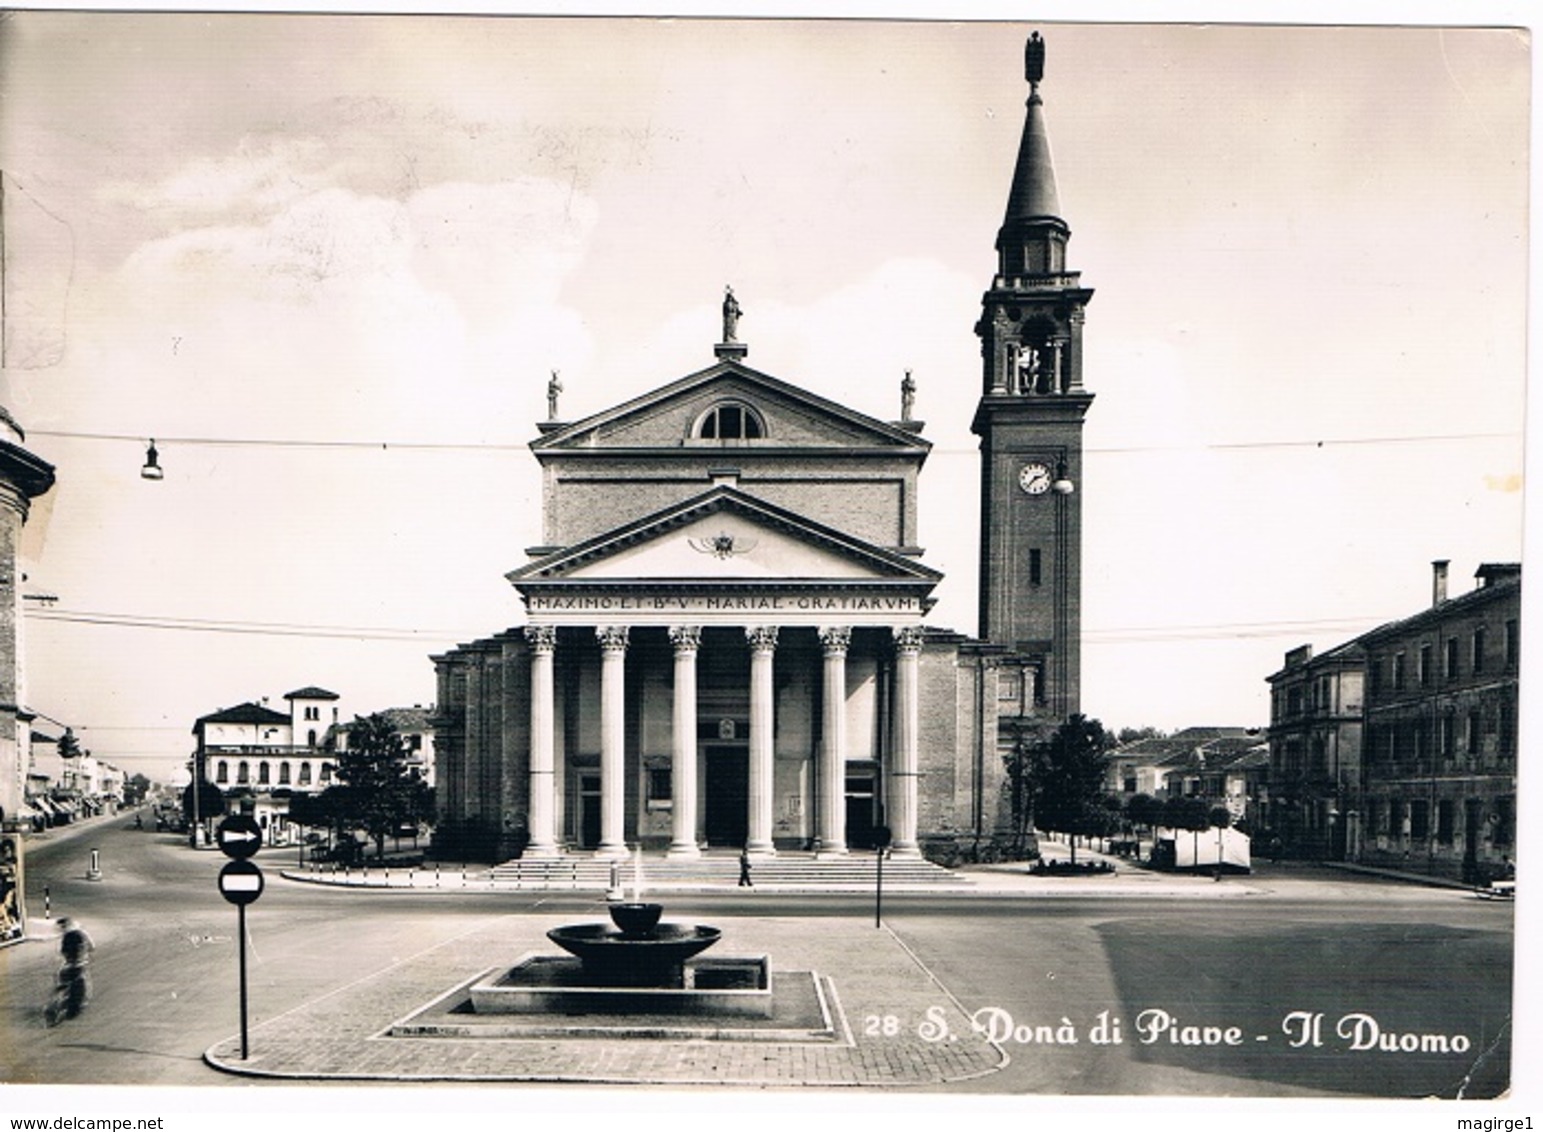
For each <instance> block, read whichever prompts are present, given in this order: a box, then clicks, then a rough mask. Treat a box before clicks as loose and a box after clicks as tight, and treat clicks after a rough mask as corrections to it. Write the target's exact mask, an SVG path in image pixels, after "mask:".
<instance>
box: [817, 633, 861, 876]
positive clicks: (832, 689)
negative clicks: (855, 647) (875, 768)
mask: <svg viewBox="0 0 1543 1132" xmlns="http://www.w3.org/2000/svg"><path fill="white" fill-rule="evenodd" d="M851 642H852V630H851V627H850V626H847V625H827V626H825V627H824V628H822V629H821V630H820V644H821V645H823V646H824V648H825V688H824V691H825V695H824V711H823V714H822V715H821V727H820V731H821V734H822V735H823V736H824V740H825V742H824V745H823V749H822V750H821V752H820V812H819V828H818V829H816V830H815V837H816V838H817V843H816V852H817V855H818V856H821V857H841V856H845V855H846V851H847V832H846V759H847V712H846V706H847V702H846V701H847V646H848V645H849V644H851Z"/></svg>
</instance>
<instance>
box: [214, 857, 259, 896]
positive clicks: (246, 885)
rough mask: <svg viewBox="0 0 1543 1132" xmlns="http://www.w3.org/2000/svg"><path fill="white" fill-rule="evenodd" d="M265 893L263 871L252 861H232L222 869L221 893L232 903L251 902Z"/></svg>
mask: <svg viewBox="0 0 1543 1132" xmlns="http://www.w3.org/2000/svg"><path fill="white" fill-rule="evenodd" d="M262 894H263V872H262V870H261V869H259V868H258V867H257V866H256V865H254V864H252V862H251V861H232V862H230V864H228V865H226V866H225V867H224V868H223V869H221V870H220V895H221V896H223V897H225V899H226V900H229V901H230V902H231V903H232V904H250V903H252V901H254V900H256V899H257V898H258V897H259V896H261V895H262Z"/></svg>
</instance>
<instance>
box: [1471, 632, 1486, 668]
mask: <svg viewBox="0 0 1543 1132" xmlns="http://www.w3.org/2000/svg"><path fill="white" fill-rule="evenodd" d="M1471 667H1472V668H1473V674H1474V675H1475V676H1479V675H1481V674H1482V673H1483V672H1484V626H1482V625H1480V626H1479V627H1478V628H1477V629H1475V630H1474V631H1473V664H1472V665H1471Z"/></svg>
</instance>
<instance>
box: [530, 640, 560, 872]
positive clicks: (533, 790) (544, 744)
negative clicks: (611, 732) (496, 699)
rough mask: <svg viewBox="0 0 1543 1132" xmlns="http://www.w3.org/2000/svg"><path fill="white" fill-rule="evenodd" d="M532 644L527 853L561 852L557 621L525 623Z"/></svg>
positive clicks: (532, 855)
mask: <svg viewBox="0 0 1543 1132" xmlns="http://www.w3.org/2000/svg"><path fill="white" fill-rule="evenodd" d="M525 640H526V641H527V642H528V643H529V644H530V823H529V824H530V843H529V844H527V845H526V846H525V856H527V857H556V856H558V850H557V838H556V825H555V822H554V820H553V819H554V817H555V815H556V809H557V774H556V769H557V768H556V762H557V759H556V739H555V734H556V729H555V720H556V717H557V713H556V706H555V695H554V691H553V687H554V684H553V680H552V661H553V656H552V654H553V653H554V651H555V650H556V649H557V627H556V626H555V625H527V626H525Z"/></svg>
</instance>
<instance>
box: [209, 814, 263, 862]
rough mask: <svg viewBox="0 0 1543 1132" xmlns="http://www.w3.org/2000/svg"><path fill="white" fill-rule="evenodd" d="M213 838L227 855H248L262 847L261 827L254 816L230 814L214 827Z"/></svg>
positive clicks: (238, 856) (241, 856)
mask: <svg viewBox="0 0 1543 1132" xmlns="http://www.w3.org/2000/svg"><path fill="white" fill-rule="evenodd" d="M214 840H215V842H216V843H217V844H218V845H219V847H220V851H221V852H222V853H224V854H225V855H226V856H227V857H236V858H238V859H239V858H245V857H250V856H251V855H252V854H253V853H256V852H257V851H258V850H259V849H261V848H262V847H263V827H262V826H260V825H258V824H257V821H256V819H255V818H249V817H247V816H246V815H245V814H231V815H230V817H228V818H226V819H225V820H224V821H222V822H221V823H220V824H219V825H218V826H216V827H215V830H214Z"/></svg>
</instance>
